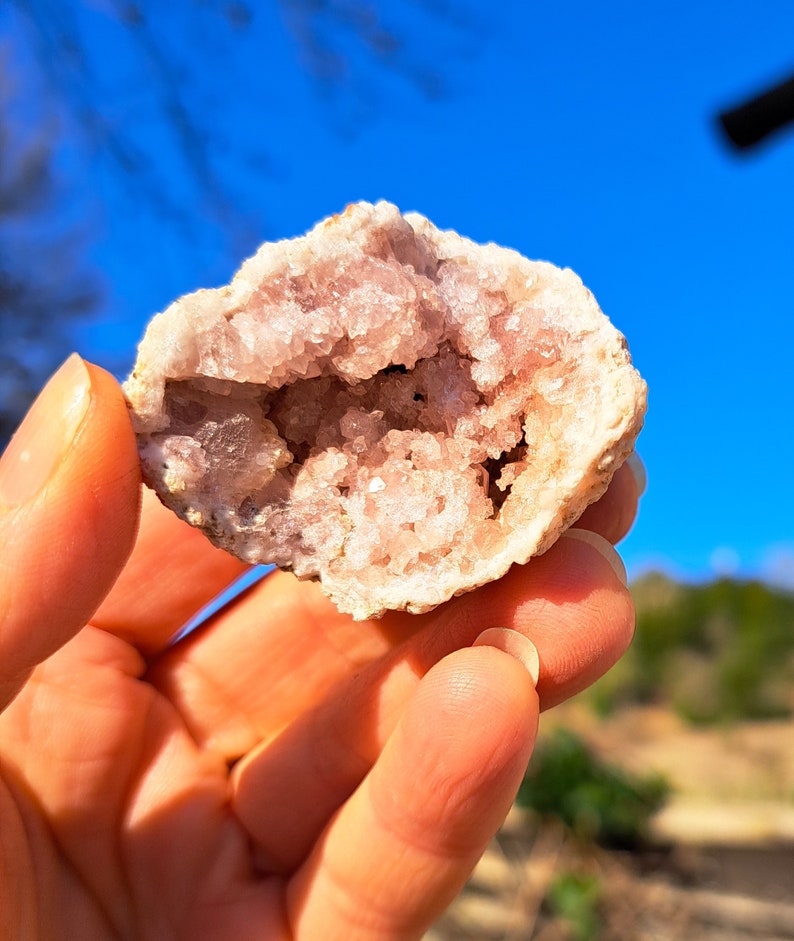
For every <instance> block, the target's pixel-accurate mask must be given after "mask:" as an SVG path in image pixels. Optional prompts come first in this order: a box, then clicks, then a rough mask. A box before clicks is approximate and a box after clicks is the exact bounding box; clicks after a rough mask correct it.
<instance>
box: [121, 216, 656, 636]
mask: <svg viewBox="0 0 794 941" xmlns="http://www.w3.org/2000/svg"><path fill="white" fill-rule="evenodd" d="M125 391H126V394H127V396H128V399H129V403H130V407H131V412H132V416H133V422H134V426H135V430H136V432H137V435H138V442H139V449H140V455H141V460H142V464H143V468H144V476H145V479H146V482H147V483H148V484H149V485H150V486H151V487H153V488H154V489H155V490H156V491H157V493H158V494H159V496H160V498H161V499H162V501H163V502H164V503H165V504H166V505H167V506H169V507H171V508H172V509H173V510H174V511H175V512H177V513H178V514H179V515H180V516H181V517H183V518H184V519H186V520H187V521H188V522H190V523H192V524H193V525H194V526H198V527H200V528H201V529H202V530H203V531H204V532H205V533H206V534H207V536H208V537H209V538H210V539H211V540H212V542H214V543H215V544H216V545H219V546H222V547H223V548H225V549H228V550H229V551H230V552H233V553H234V554H235V555H237V556H239V557H240V558H242V559H244V560H245V561H247V562H265V563H275V564H276V565H278V566H280V567H282V568H285V569H291V570H292V571H293V572H294V573H295V574H296V575H297V576H298V577H300V578H317V579H319V580H320V582H321V584H322V587H323V589H324V590H325V591H326V592H327V593H328V594H329V595H330V596H331V598H332V599H333V600H334V602H335V603H336V604H337V606H338V607H339V608H340V609H341V610H343V611H347V612H349V613H351V614H352V615H353V616H354V617H356V618H366V617H373V616H378V615H380V614H382V613H383V612H384V611H385V610H387V609H407V610H409V611H413V612H421V611H426V610H428V609H429V608H432V607H434V606H435V605H438V604H440V603H441V602H443V601H445V600H446V599H448V598H450V597H451V596H452V595H454V594H458V593H460V592H463V591H467V590H469V589H471V588H474V587H475V586H477V585H480V584H483V583H484V582H487V581H490V580H492V579H495V578H498V577H500V576H501V575H503V574H504V573H505V572H506V571H507V569H508V568H509V567H510V565H511V564H512V563H513V562H526V561H527V560H528V559H529V558H530V557H531V556H533V555H535V554H537V553H539V552H542V551H544V550H545V549H546V548H548V547H549V546H550V545H551V543H552V542H553V541H554V540H555V539H556V538H557V536H558V535H559V534H560V533H561V532H562V531H563V530H564V529H565V527H567V526H568V525H570V524H571V523H572V522H573V521H574V520H576V518H577V517H578V516H579V515H580V514H581V512H582V511H583V510H584V509H585V507H586V506H587V505H588V504H589V503H591V502H592V501H593V500H595V499H597V498H598V497H599V496H600V495H601V493H602V492H603V491H604V489H605V488H606V486H607V484H608V483H609V480H610V478H611V476H612V474H613V473H614V471H615V470H616V469H617V467H619V466H620V463H621V462H622V461H623V460H624V458H625V457H626V456H627V455H628V454H629V453H630V452H631V450H632V449H633V447H634V441H635V438H636V436H637V434H638V433H639V430H640V427H641V425H642V419H643V415H644V412H645V395H646V390H645V384H644V382H643V381H642V379H641V378H640V377H639V375H638V373H637V372H636V370H635V369H634V368H633V367H632V365H631V359H630V357H629V354H628V352H627V349H626V344H625V341H624V339H623V337H622V336H621V335H620V334H619V333H618V332H617V330H615V329H614V327H612V325H611V324H610V323H609V321H608V320H607V318H606V317H605V316H604V315H603V314H602V313H601V311H600V310H599V308H598V306H597V304H596V302H595V300H594V298H593V297H592V295H591V294H590V293H589V292H588V291H587V289H586V288H585V287H584V286H583V285H582V283H581V281H580V280H579V278H578V277H577V276H576V275H575V274H573V272H571V271H567V270H565V271H563V270H560V269H558V268H555V267H554V266H552V265H549V264H546V263H544V262H532V261H528V260H526V259H525V258H522V257H521V256H520V255H519V254H517V253H516V252H514V251H511V250H509V249H504V248H499V247H497V246H495V245H485V246H480V245H476V244H475V243H473V242H470V241H469V240H467V239H464V238H461V237H460V236H458V235H457V234H455V233H454V232H441V231H439V230H438V229H436V228H435V227H434V226H433V225H431V223H430V222H428V221H427V220H426V219H425V218H423V217H422V216H420V215H417V214H415V213H410V214H407V215H405V216H402V215H400V213H399V211H398V210H397V209H396V208H395V207H394V206H392V205H390V204H388V203H384V202H381V203H378V204H377V205H370V204H368V203H359V204H356V205H353V206H350V207H348V209H347V210H346V211H345V212H344V213H343V214H342V215H339V216H334V217H333V218H331V219H328V220H326V221H324V222H322V223H320V224H319V225H318V226H317V227H316V228H315V229H313V230H312V231H311V232H310V233H309V234H308V235H306V236H305V237H303V238H298V239H294V240H292V241H284V242H277V243H274V244H268V245H264V246H262V248H260V250H259V251H258V252H257V254H256V255H255V256H254V257H253V258H250V259H249V260H248V261H246V262H245V263H244V264H243V266H242V268H241V269H240V271H239V272H238V273H237V275H236V276H235V278H234V280H233V281H232V283H231V284H230V285H229V286H228V287H224V288H220V289H219V290H208V291H198V292H196V293H195V294H190V295H188V296H186V297H183V298H181V299H180V300H178V301H176V303H174V304H172V305H171V307H169V308H168V309H167V310H166V311H165V312H164V313H162V314H159V315H158V316H157V317H155V318H154V319H153V320H152V322H151V324H150V325H149V327H148V329H147V331H146V335H145V336H144V338H143V341H142V342H141V345H140V348H139V356H138V361H137V364H136V366H135V370H134V372H133V373H132V375H131V376H130V378H129V379H128V381H127V383H126V384H125Z"/></svg>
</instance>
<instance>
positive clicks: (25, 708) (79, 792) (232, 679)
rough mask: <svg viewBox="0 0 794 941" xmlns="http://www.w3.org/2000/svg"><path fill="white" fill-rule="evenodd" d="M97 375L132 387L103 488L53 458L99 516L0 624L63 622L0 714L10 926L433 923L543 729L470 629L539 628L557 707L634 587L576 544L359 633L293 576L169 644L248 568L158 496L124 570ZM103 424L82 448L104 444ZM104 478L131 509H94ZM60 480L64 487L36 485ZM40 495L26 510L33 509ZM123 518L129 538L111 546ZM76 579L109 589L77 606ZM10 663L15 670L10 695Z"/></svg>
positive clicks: (115, 463)
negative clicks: (123, 393)
mask: <svg viewBox="0 0 794 941" xmlns="http://www.w3.org/2000/svg"><path fill="white" fill-rule="evenodd" d="M91 376H92V379H93V383H94V397H95V403H96V402H101V401H102V396H106V397H109V398H111V399H112V397H113V396H115V399H112V401H111V405H110V406H108V407H107V409H106V412H107V414H108V415H109V416H110V417H107V415H106V416H105V417H104V419H103V420H104V421H105V424H106V425H111V426H113V428H114V429H115V431H116V433H117V435H118V434H122V435H125V436H126V437H125V445H124V447H120V448H119V449H118V451H117V452H116V453H115V454H114V455H113V456H112V458H108V460H107V462H106V463H107V467H105V466H104V465H102V466H100V467H99V468H96V467H95V468H94V469H93V470H92V471H91V473H93V475H94V476H93V479H92V481H91V486H89V487H86V486H84V485H85V481H84V480H81V479H80V476H79V472H78V471H77V470H71V471H70V470H69V467H68V466H67V467H66V468H65V469H64V468H61V474H62V476H64V475H66V477H65V478H64V479H65V480H67V478H68V480H67V483H63V482H62V484H61V486H63V487H66V489H67V490H68V492H69V493H70V494H71V495H72V503H73V504H74V503H77V505H76V506H75V507H74V509H73V510H70V512H74V513H75V514H76V515H77V514H80V518H81V519H84V518H86V517H88V518H89V519H90V520H91V521H92V522H91V523H90V525H89V526H88V527H87V529H83V530H81V531H80V533H78V537H77V538H78V541H79V539H80V538H81V537H82V540H83V542H81V543H80V544H79V545H77V546H76V547H75V548H74V552H73V557H72V558H71V559H69V558H67V559H66V560H65V561H64V560H55V561H53V562H49V561H42V557H41V553H40V554H39V556H38V558H37V559H35V560H34V561H36V562H37V563H38V565H37V566H33V567H32V568H30V571H29V572H28V568H27V567H26V566H27V563H24V562H23V563H20V565H19V566H17V568H16V569H15V573H16V576H17V581H19V583H20V584H22V586H23V587H22V589H21V590H20V592H19V593H18V594H21V595H22V596H23V597H24V587H25V586H24V577H25V575H26V573H27V577H28V580H29V585H28V589H29V591H30V592H31V595H30V601H29V603H28V605H27V606H26V611H27V613H26V615H25V617H22V618H17V619H16V620H13V619H12V621H11V622H9V623H10V625H11V626H10V630H9V632H8V636H9V637H11V638H12V639H13V638H14V636H17V637H19V636H22V635H23V634H25V633H26V632H28V633H29V632H32V631H39V634H43V635H46V637H45V639H44V640H43V641H42V642H41V644H40V647H41V649H39V650H36V649H35V645H34V649H33V650H31V651H30V652H29V653H27V654H26V656H27V658H28V660H29V662H32V663H35V662H39V666H38V667H37V668H36V669H35V671H34V672H33V674H32V676H31V678H30V679H29V681H28V682H27V683H26V684H25V685H24V686H23V688H22V690H21V692H20V693H19V694H18V695H17V697H16V698H15V699H14V700H13V701H12V702H11V705H10V706H9V707H8V708H7V709H6V710H5V712H4V713H3V714H2V716H0V771H1V772H2V779H0V899H3V900H5V901H4V902H3V903H2V905H0V929H1V930H0V934H1V935H2V936H3V937H9V938H11V937H14V938H19V939H25V938H28V937H31V938H32V937H36V938H80V939H86V941H90V939H93V938H97V939H105V938H111V937H124V938H136V939H138V938H140V939H150V938H151V939H161V938H162V939H171V938H174V939H176V938H194V937H198V938H202V939H208V941H214V939H218V941H221V939H227V938H229V939H231V938H234V939H246V938H249V937H250V938H252V939H253V938H257V939H261V938H267V939H271V938H272V939H282V938H284V939H286V938H296V939H301V941H311V939H315V938H317V939H319V938H323V939H332V938H337V937H338V938H346V939H356V938H360V939H362V941H363V939H370V938H371V939H375V938H379V939H387V938H398V937H399V938H408V937H419V936H420V935H421V933H422V932H423V930H424V929H425V928H426V927H427V925H428V924H429V923H430V922H432V920H433V918H434V917H436V916H437V915H438V914H439V912H440V911H441V910H442V909H443V908H444V907H445V905H446V904H448V902H449V901H450V899H451V898H452V897H453V896H454V894H455V893H456V891H457V890H458V889H459V887H460V885H461V884H462V882H463V881H464V879H465V878H466V875H467V873H468V872H469V871H470V869H471V867H472V866H473V865H474V863H475V862H476V859H477V858H478V856H479V855H480V853H481V852H482V850H483V848H484V846H485V844H486V843H487V840H488V839H489V837H490V836H491V835H492V833H493V832H494V830H495V829H496V827H497V826H498V825H499V823H500V821H501V819H502V818H503V816H504V814H505V813H506V811H507V809H508V807H509V805H510V802H511V800H512V796H513V794H514V792H515V788H516V787H517V785H518V782H519V780H520V777H521V774H522V772H523V768H524V766H525V764H526V761H527V759H528V757H529V753H530V750H531V746H532V742H533V739H534V730H535V722H536V718H537V707H538V702H537V695H536V693H535V689H534V687H533V684H532V683H531V681H530V680H529V677H528V674H527V673H526V671H525V670H523V668H522V667H521V666H520V665H519V664H518V662H517V661H516V660H514V659H513V658H512V657H509V656H507V655H506V654H504V653H502V652H501V651H498V650H495V649H492V648H487V647H480V648H472V647H471V646H470V645H471V644H472V642H473V641H474V639H475V637H476V636H477V635H478V634H479V633H480V631H481V630H483V629H485V628H487V627H491V626H505V625H509V626H511V627H514V628H516V629H517V630H525V631H526V630H527V628H529V627H530V626H531V635H532V637H533V639H534V640H535V642H536V644H537V646H538V648H539V650H540V652H541V662H542V665H543V670H542V672H541V678H540V682H539V684H538V692H539V693H540V694H541V697H542V698H543V699H544V701H545V702H546V703H548V704H551V703H552V702H554V701H557V700H559V699H561V698H564V697H565V696H568V695H570V694H571V693H572V692H574V691H576V690H577V689H579V688H582V687H583V686H584V685H586V684H587V683H588V682H590V681H592V679H593V678H595V676H597V675H598V674H599V673H601V672H602V671H603V670H604V669H605V668H606V667H607V666H608V665H609V664H610V663H611V662H612V661H614V659H615V658H616V657H617V656H618V654H619V653H620V651H621V649H622V648H623V647H624V646H625V643H626V641H627V638H628V635H629V633H630V627H631V611H630V604H629V602H628V600H627V596H626V593H625V591H624V589H623V588H622V586H620V585H619V584H617V579H616V578H615V577H614V574H613V573H612V572H611V569H610V568H609V564H608V563H607V562H605V561H604V559H603V557H601V556H600V555H598V553H594V552H593V551H592V549H591V548H590V547H589V546H588V545H587V544H586V543H582V542H580V541H578V540H563V541H562V542H561V543H559V544H558V546H556V547H555V548H554V549H553V550H551V552H549V553H548V554H547V555H546V556H544V557H542V558H541V559H538V560H536V561H535V562H533V563H532V564H531V565H530V566H527V567H526V568H524V569H514V571H513V572H511V573H510V574H509V575H508V576H507V577H506V578H505V579H503V580H502V581H501V582H500V583H498V584H496V585H491V586H486V587H485V588H483V589H481V590H479V591H477V592H475V593H472V594H471V595H468V596H465V597H463V598H460V599H455V600H454V601H453V602H451V603H449V604H448V605H445V606H443V607H442V608H441V609H438V610H437V611H436V612H432V613H431V614H429V615H425V616H422V617H419V618H416V617H411V616H403V615H393V616H391V617H387V618H385V619H384V620H383V621H381V622H365V623H363V624H354V623H352V622H351V621H350V620H349V619H348V618H346V617H344V616H342V615H339V614H338V613H337V612H336V611H335V610H334V609H333V608H332V607H331V606H330V604H329V603H328V602H327V601H325V599H323V598H322V597H321V596H320V595H319V593H318V592H317V590H316V589H315V588H314V586H308V585H300V584H298V583H297V582H295V580H294V579H292V577H291V576H287V575H282V574H279V575H276V576H272V577H270V578H268V579H266V580H265V581H264V582H263V583H261V584H260V585H259V586H257V587H256V588H254V589H252V590H250V591H249V592H248V593H247V594H246V595H244V596H243V597H241V598H240V599H238V600H237V601H236V602H235V604H233V605H232V606H230V607H228V608H227V609H225V610H224V611H222V612H221V613H220V614H219V615H217V616H216V617H215V618H213V619H212V620H211V621H210V622H209V623H208V624H207V625H206V626H205V627H203V628H202V629H200V630H199V631H198V632H196V633H195V634H194V635H192V636H191V637H189V638H188V639H186V640H183V641H181V642H179V643H178V644H175V645H169V639H170V638H171V636H172V635H173V633H174V631H175V630H177V629H178V628H179V627H180V626H181V624H183V623H185V621H186V620H187V619H188V618H189V616H190V615H191V614H192V613H194V612H195V611H196V610H198V609H199V608H200V607H201V606H202V605H203V604H204V603H206V602H207V601H209V600H210V599H211V598H212V597H213V596H214V595H215V594H216V593H217V592H218V591H219V590H221V589H222V588H223V587H224V586H225V585H227V584H228V583H229V582H230V581H231V580H233V579H234V578H235V577H236V576H237V575H238V574H239V573H240V572H241V571H242V566H241V565H240V564H239V563H237V562H236V561H234V560H232V559H230V558H229V557H227V556H225V555H224V554H222V553H219V552H217V551H216V550H213V549H211V548H210V547H209V546H208V544H206V542H205V541H204V540H203V537H201V536H200V535H199V534H198V533H196V532H194V531H192V530H189V529H188V528H187V527H185V526H184V525H183V524H181V523H180V522H179V521H177V520H176V519H175V518H174V517H172V516H171V515H170V514H168V513H167V512H166V511H164V510H162V508H160V507H159V505H158V504H156V501H154V500H153V499H152V498H151V497H149V496H147V497H146V498H145V500H144V508H143V509H144V512H143V518H142V524H141V531H140V534H139V537H138V542H137V546H136V548H135V551H134V552H133V554H132V557H131V558H130V560H129V562H128V563H127V564H126V567H125V568H124V569H123V571H122V574H121V576H120V577H119V578H118V580H117V581H116V580H115V579H116V575H117V573H118V571H119V569H121V567H122V565H123V558H124V557H125V556H126V554H127V551H128V544H129V541H130V539H131V538H132V533H133V532H134V516H135V502H136V494H137V489H138V483H137V476H136V472H135V467H136V464H135V459H134V449H133V447H132V442H131V436H130V434H129V430H128V428H127V426H126V425H125V424H124V418H125V416H124V415H123V407H122V408H121V409H119V407H118V404H119V400H118V394H117V392H115V391H113V390H112V388H111V386H110V384H109V380H107V379H105V378H104V377H103V376H101V375H100V374H99V373H98V371H96V372H95V371H93V370H92V373H91ZM102 417H103V416H102V415H100V416H99V418H96V419H95V421H94V425H93V426H89V427H88V428H86V429H85V430H84V432H83V437H82V439H78V442H77V443H78V445H79V444H80V442H81V440H82V444H83V446H85V447H90V445H91V441H90V436H91V435H92V434H94V435H96V436H98V437H100V438H102V437H106V436H107V433H108V429H107V428H106V427H105V428H103V427H102V424H101V421H100V419H102ZM86 437H88V438H89V440H88V442H86ZM94 443H96V442H94ZM125 462H126V463H125ZM119 465H121V469H120V467H119ZM78 466H79V465H78V463H75V468H77V467H78ZM83 473H85V471H83ZM120 473H121V475H122V476H121V477H120V476H119V474H120ZM69 475H71V476H69ZM103 475H104V476H105V477H106V478H107V479H108V480H112V481H113V484H114V486H115V488H116V490H115V492H116V494H117V503H116V504H114V503H113V501H110V504H106V503H104V502H102V503H101V505H100V503H98V502H97V501H96V500H95V499H94V502H93V503H92V504H91V507H89V508H87V507H86V505H85V501H86V500H89V501H90V500H91V499H92V498H91V495H92V494H93V495H94V496H95V495H96V494H97V492H100V491H101V485H103V484H104V481H103V479H102V478H103ZM619 489H620V488H613V493H617V492H618V491H619ZM119 490H121V491H122V493H121V494H120V495H119V494H118V491H119ZM125 490H126V492H123V491H125ZM78 492H79V493H80V494H81V496H80V498H79V499H78V500H77V501H75V499H74V496H75V494H77V493H78ZM83 494H88V496H83ZM57 497H58V485H57V481H56V484H55V485H53V487H51V489H50V491H49V493H48V494H45V495H44V497H43V498H42V499H46V500H49V501H50V503H51V504H52V502H53V501H55V502H56V503H57V502H58V501H57ZM621 499H622V498H621ZM80 500H82V501H83V505H80ZM629 502H631V501H629ZM635 502H636V498H635ZM40 503H41V501H39V504H40ZM37 505H38V504H37ZM605 505H606V504H602V510H603V506H605ZM97 506H100V509H99V510H97ZM119 507H121V509H119ZM23 510H25V513H27V519H28V521H29V522H30V521H33V522H35V518H36V513H37V512H39V511H40V507H39V509H37V508H36V506H32V508H30V507H29V508H27V509H25V508H23ZM64 512H65V511H64ZM618 515H619V514H618ZM630 515H633V507H632V509H631V512H630ZM612 516H613V517H614V514H612ZM7 519H8V517H7ZM111 519H112V520H113V526H114V532H113V537H112V539H114V540H115V543H114V545H117V546H118V549H117V550H115V549H113V548H112V547H111V549H110V550H108V547H107V542H105V543H103V542H102V541H101V539H100V538H99V536H100V535H105V534H104V532H103V533H100V530H102V529H103V527H104V529H105V530H106V529H107V525H108V523H107V521H108V520H111ZM593 519H594V520H595V519H596V515H595V514H594V515H593ZM13 522H14V524H15V527H14V532H15V533H16V532H19V531H20V530H19V529H18V526H19V522H20V521H19V519H16V518H15V519H14V520H13ZM599 525H600V524H599ZM10 533H11V529H10V528H9V526H8V525H7V529H6V533H5V535H6V538H5V545H6V547H9V546H10V547H12V548H14V547H15V542H16V548H18V547H19V539H23V537H16V536H12V535H10ZM125 540H126V542H125ZM83 543H84V544H83ZM23 548H24V546H23ZM19 554H21V553H19V552H18V553H17V554H16V555H19ZM16 555H15V558H16ZM48 566H49V567H48ZM86 567H87V570H88V571H89V573H90V577H85V578H84V577H83V576H82V575H81V574H80V573H81V572H84V571H85V570H86ZM42 571H43V573H44V574H43V575H42ZM35 575H38V576H39V578H40V584H41V585H44V586H45V587H46V589H47V590H46V591H44V592H43V594H44V595H45V596H46V601H47V605H46V606H44V602H42V603H41V604H39V603H38V602H37V601H36V600H35V598H34V597H33V594H32V593H33V592H34V591H36V589H37V588H38V587H39V585H37V584H36V582H35V579H34V576H35ZM59 580H60V581H59ZM114 582H115V584H114ZM111 585H113V586H114V587H113V588H112V590H111V591H110V594H109V595H108V596H107V598H106V599H105V601H104V603H103V604H101V606H100V607H99V610H98V611H96V613H95V614H94V615H93V616H92V618H91V622H90V624H89V626H87V627H85V628H83V629H82V630H80V631H79V633H75V632H76V631H77V629H78V627H79V621H80V612H81V610H82V607H87V608H88V611H87V612H86V616H87V615H88V614H90V611H91V610H92V609H93V608H96V606H97V604H99V602H100V601H101V599H102V597H103V596H104V595H105V593H106V592H107V591H108V589H109V588H110V586H111ZM59 586H60V588H61V592H60V593H59V591H58V588H59ZM66 588H71V589H72V593H73V594H75V593H77V594H79V593H80V592H84V593H88V594H90V593H91V592H92V591H93V592H94V596H95V597H94V598H93V600H92V599H91V598H87V599H86V600H85V604H84V605H82V603H78V604H75V605H70V604H69V602H68V597H69V596H68V595H67V593H66V592H65V591H64V589H66ZM64 597H65V598H66V599H67V601H66V602H65V603H64V600H63V599H64ZM37 605H38V608H37ZM42 611H45V612H46V611H54V615H55V616H57V617H58V618H59V621H58V623H56V622H55V621H54V620H53V616H52V615H49V616H48V615H47V614H46V613H42ZM70 618H71V619H72V621H73V623H70ZM83 620H84V619H83ZM59 632H60V634H59ZM70 637H71V639H69V638H70ZM64 642H65V643H64ZM0 647H2V643H0ZM51 651H54V652H51ZM2 652H3V651H2V650H0V653H2ZM24 659H25V657H23V658H22V660H23V661H24ZM19 674H20V670H19V668H17V669H11V670H10V672H9V674H8V675H2V676H0V680H3V681H5V683H6V684H9V683H10V684H11V685H12V686H14V685H16V686H18V685H19V682H16V684H15V683H14V679H15V677H17V678H18V676H19ZM2 689H3V683H2V682H0V691H2Z"/></svg>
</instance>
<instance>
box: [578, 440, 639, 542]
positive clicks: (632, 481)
mask: <svg viewBox="0 0 794 941" xmlns="http://www.w3.org/2000/svg"><path fill="white" fill-rule="evenodd" d="M637 460H638V461H639V458H638V459H637ZM641 495H642V490H641V479H640V477H639V471H638V470H637V469H636V466H635V465H632V464H631V463H630V462H629V459H627V460H626V462H625V463H624V464H622V465H621V466H620V467H619V468H618V469H617V470H616V471H615V474H614V476H613V477H612V480H611V482H610V484H609V487H607V489H606V491H605V492H604V494H603V495H602V496H601V497H600V499H598V500H597V501H596V502H595V503H591V504H590V506H588V507H587V509H586V510H585V511H584V513H582V515H581V516H580V517H579V520H578V522H577V523H576V525H577V527H580V528H581V529H589V530H591V531H592V532H595V533H598V534H599V535H601V536H603V537H604V538H605V539H607V540H608V541H609V542H611V543H612V544H613V545H615V544H616V543H618V542H620V540H621V539H623V538H624V537H625V536H626V535H627V534H628V532H629V530H630V529H631V527H632V526H633V525H634V520H635V519H636V517H637V510H638V508H639V500H640V496H641Z"/></svg>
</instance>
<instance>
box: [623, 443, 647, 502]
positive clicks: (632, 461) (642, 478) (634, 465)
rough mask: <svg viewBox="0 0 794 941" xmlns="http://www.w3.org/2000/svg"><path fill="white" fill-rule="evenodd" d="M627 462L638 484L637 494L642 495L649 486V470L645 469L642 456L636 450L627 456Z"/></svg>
mask: <svg viewBox="0 0 794 941" xmlns="http://www.w3.org/2000/svg"><path fill="white" fill-rule="evenodd" d="M626 464H628V468H629V470H630V471H631V475H632V477H633V478H634V483H635V484H636V485H637V496H639V497H641V496H642V495H643V494H644V493H645V491H646V489H647V487H648V472H647V471H646V470H645V465H644V464H643V463H642V458H641V457H640V456H639V454H637V452H636V451H632V452H631V454H629V456H628V457H627V458H626Z"/></svg>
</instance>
